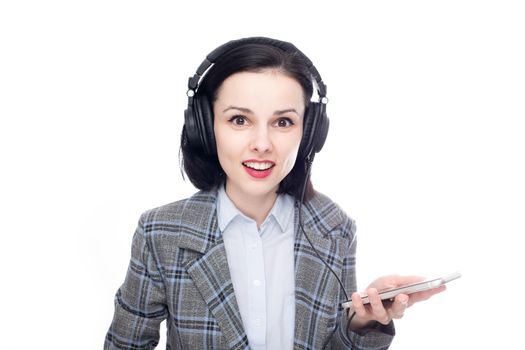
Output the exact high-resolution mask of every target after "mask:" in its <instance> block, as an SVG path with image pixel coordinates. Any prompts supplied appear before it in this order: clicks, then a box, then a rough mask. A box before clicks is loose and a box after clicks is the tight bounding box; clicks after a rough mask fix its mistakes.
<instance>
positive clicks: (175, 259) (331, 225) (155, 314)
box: [104, 191, 394, 350]
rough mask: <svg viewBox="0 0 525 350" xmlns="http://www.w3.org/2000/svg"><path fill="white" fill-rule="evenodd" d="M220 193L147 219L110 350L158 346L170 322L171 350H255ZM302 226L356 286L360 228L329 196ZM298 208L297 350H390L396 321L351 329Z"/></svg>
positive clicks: (312, 205) (314, 204) (310, 206)
mask: <svg viewBox="0 0 525 350" xmlns="http://www.w3.org/2000/svg"><path fill="white" fill-rule="evenodd" d="M216 197H217V191H211V192H204V191H201V192H198V193H196V194H195V195H193V196H192V197H191V198H188V199H185V200H182V201H178V202H175V203H171V204H168V205H165V206H162V207H159V208H156V209H152V210H149V211H147V212H145V213H144V214H142V216H141V218H140V221H139V224H138V227H137V230H136V232H135V235H134V237H133V244H132V252H131V260H130V263H129V268H128V272H127V275H126V279H125V281H124V284H123V285H122V286H121V287H120V289H119V290H118V292H117V294H116V297H115V314H114V317H113V322H112V324H111V326H110V329H109V331H108V333H107V335H106V339H105V345H104V348H105V349H135V350H138V349H153V348H155V346H156V345H157V344H158V339H159V326H160V323H161V322H162V321H163V320H167V330H168V335H167V349H172V350H173V349H249V344H248V338H247V336H246V333H245V331H244V328H243V324H242V320H241V317H240V313H239V309H238V306H237V302H236V299H235V293H234V290H233V285H232V281H231V278H230V272H229V268H228V262H227V259H226V250H225V248H224V242H223V239H222V236H221V233H220V230H219V228H218V225H217V213H216ZM301 215H302V221H303V226H304V229H305V231H306V233H307V234H308V237H309V238H310V240H311V241H312V243H313V244H314V246H315V247H316V248H317V250H318V252H319V254H320V255H321V256H322V257H323V259H324V260H325V261H326V262H327V263H328V264H329V265H330V266H331V268H332V269H333V270H334V272H335V273H336V274H337V275H338V276H339V277H340V279H341V281H343V283H344V284H345V288H346V290H347V291H348V293H350V292H353V291H355V290H356V282H355V225H354V222H353V221H352V220H351V219H350V218H349V217H348V216H346V215H345V213H344V212H343V211H342V210H341V209H340V208H339V207H337V205H335V204H334V203H333V202H332V201H330V200H329V199H328V198H327V197H326V196H324V195H322V194H319V193H316V195H315V196H314V197H313V198H312V199H311V200H310V201H308V202H307V203H306V204H305V205H303V207H302V214H301ZM297 223H298V206H297V205H296V208H295V226H296V229H295V245H294V251H295V288H296V290H295V298H296V305H295V333H294V334H295V337H294V338H295V339H294V349H323V348H325V349H361V350H364V349H367V350H368V349H387V348H388V346H389V344H390V342H391V341H392V337H393V334H394V330H393V325H392V324H390V325H389V326H386V327H385V326H379V327H376V329H370V330H368V331H366V332H363V333H360V334H357V333H354V332H351V331H348V330H347V328H348V327H347V326H348V315H347V313H346V312H345V311H344V310H343V309H342V308H341V307H340V304H341V302H343V301H344V295H343V293H342V291H341V288H340V286H339V284H338V282H337V280H336V278H335V276H334V275H333V274H332V273H331V272H330V271H329V269H328V268H327V267H326V266H325V265H324V264H323V262H321V261H320V260H319V258H318V257H317V256H316V255H315V252H314V251H313V250H312V248H311V247H310V245H309V244H308V242H307V240H306V238H305V237H304V234H303V233H302V231H301V230H300V228H299V227H298V224H297Z"/></svg>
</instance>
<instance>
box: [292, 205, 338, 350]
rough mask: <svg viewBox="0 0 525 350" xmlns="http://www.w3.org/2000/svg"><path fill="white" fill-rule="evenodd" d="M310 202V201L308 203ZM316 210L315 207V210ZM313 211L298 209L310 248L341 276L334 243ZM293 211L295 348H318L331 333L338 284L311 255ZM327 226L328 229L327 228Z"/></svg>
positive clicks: (335, 318)
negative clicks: (321, 226) (294, 225)
mask: <svg viewBox="0 0 525 350" xmlns="http://www.w3.org/2000/svg"><path fill="white" fill-rule="evenodd" d="M309 203H310V202H309ZM317 209H318V208H317ZM315 210H316V208H314V207H310V208H309V209H308V205H307V206H306V207H305V206H303V208H302V219H301V221H302V222H303V227H304V230H305V232H306V234H307V235H308V238H310V241H311V242H312V244H313V246H314V247H315V248H316V250H317V251H318V252H319V254H320V255H321V257H322V258H323V260H325V261H326V262H328V264H329V265H330V267H331V268H332V269H333V270H334V272H335V273H336V274H337V275H339V276H340V275H341V269H342V257H341V256H340V255H339V249H340V248H341V247H339V244H338V240H337V239H335V238H333V237H331V236H330V235H329V234H328V232H327V233H326V234H325V235H323V230H322V229H321V228H320V227H319V226H320V224H319V221H320V218H319V217H317V216H316V215H317V213H315ZM298 220H299V218H298V208H297V207H296V210H295V223H296V231H295V246H294V253H295V343H294V348H295V349H306V348H308V349H310V348H315V349H318V348H322V347H323V345H324V343H325V342H326V341H327V340H328V338H329V337H331V333H332V332H333V331H334V330H335V327H336V320H337V305H338V299H339V294H338V293H339V289H340V287H339V284H338V282H337V280H336V278H335V277H334V276H333V274H332V273H331V272H330V270H329V269H328V268H327V267H326V265H325V264H324V263H323V262H322V261H321V260H320V259H319V257H318V256H317V255H316V254H315V252H314V250H313V249H312V247H311V246H310V244H309V243H308V241H307V239H306V238H305V236H304V233H303V231H302V230H301V228H300V227H299V221H298ZM328 227H329V226H328Z"/></svg>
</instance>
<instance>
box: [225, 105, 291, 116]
mask: <svg viewBox="0 0 525 350" xmlns="http://www.w3.org/2000/svg"><path fill="white" fill-rule="evenodd" d="M230 109H236V110H239V111H241V112H243V113H248V114H253V111H252V110H251V109H249V108H244V107H235V106H229V107H228V108H226V109H225V110H224V111H222V113H224V112H227V111H229V110H230ZM288 112H293V113H295V114H297V115H299V113H298V112H297V110H296V109H295V108H288V109H283V110H277V111H275V112H273V114H274V115H282V114H285V113H288Z"/></svg>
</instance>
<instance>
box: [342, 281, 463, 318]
mask: <svg viewBox="0 0 525 350" xmlns="http://www.w3.org/2000/svg"><path fill="white" fill-rule="evenodd" d="M460 277H461V274H460V273H459V272H455V273H452V274H450V275H446V276H443V277H439V278H434V279H430V280H425V281H421V282H416V283H412V284H407V285H404V286H400V287H396V288H392V289H387V290H383V291H381V292H379V297H380V298H381V300H390V299H394V298H395V297H396V295H398V294H412V293H416V292H422V291H425V290H429V289H434V288H437V287H439V286H441V285H443V284H445V283H447V282H450V281H453V280H455V279H457V278H460ZM361 298H362V299H363V304H369V303H370V301H369V300H368V296H367V295H366V294H364V295H362V296H361ZM341 305H342V306H343V308H345V309H348V308H350V307H351V306H352V299H351V298H350V300H347V301H346V302H344V303H343V304H341Z"/></svg>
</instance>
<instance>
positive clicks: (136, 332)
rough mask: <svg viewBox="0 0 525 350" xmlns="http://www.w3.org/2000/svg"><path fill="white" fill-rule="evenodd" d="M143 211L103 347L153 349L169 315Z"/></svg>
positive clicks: (135, 349)
mask: <svg viewBox="0 0 525 350" xmlns="http://www.w3.org/2000/svg"><path fill="white" fill-rule="evenodd" d="M144 216H145V215H144V214H143V215H142V217H141V219H140V221H139V224H138V227H137V229H136V231H135V234H134V236H133V243H132V249H131V259H130V262H129V267H128V271H127V275H126V279H125V281H124V284H122V286H121V287H120V288H119V290H118V291H117V294H116V296H115V314H114V316H113V321H112V323H111V326H110V328H109V331H108V333H107V335H106V339H105V343H104V349H106V350H113V349H134V350H142V349H154V348H155V346H157V344H158V341H159V328H160V323H161V322H162V321H163V320H164V319H166V317H167V315H168V309H167V306H166V295H165V287H164V283H163V279H162V276H161V274H160V272H159V269H158V267H157V264H156V262H155V259H154V257H153V256H152V253H151V250H150V246H149V244H148V241H147V240H146V237H145V234H144Z"/></svg>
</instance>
